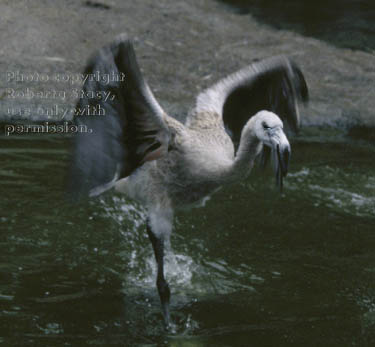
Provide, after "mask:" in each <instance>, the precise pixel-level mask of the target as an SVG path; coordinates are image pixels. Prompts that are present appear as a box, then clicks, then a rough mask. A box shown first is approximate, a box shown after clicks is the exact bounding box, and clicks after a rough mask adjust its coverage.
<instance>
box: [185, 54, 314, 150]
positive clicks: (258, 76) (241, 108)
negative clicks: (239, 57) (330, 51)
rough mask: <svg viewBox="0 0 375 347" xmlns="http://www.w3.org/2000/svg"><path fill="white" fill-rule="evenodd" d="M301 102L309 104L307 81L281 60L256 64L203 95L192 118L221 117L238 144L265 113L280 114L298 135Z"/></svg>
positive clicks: (291, 66) (290, 62) (276, 59)
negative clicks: (250, 123) (252, 121)
mask: <svg viewBox="0 0 375 347" xmlns="http://www.w3.org/2000/svg"><path fill="white" fill-rule="evenodd" d="M297 100H301V101H303V102H307V101H308V89H307V84H306V81H305V78H304V76H303V74H302V72H301V70H300V68H299V67H298V66H297V65H296V64H295V63H294V62H293V61H291V60H290V59H288V58H286V57H283V56H278V57H272V58H268V59H264V60H261V61H258V62H255V63H253V64H251V65H249V66H247V67H245V68H243V69H242V70H239V71H237V72H235V73H233V74H231V75H229V76H228V77H226V78H224V79H222V80H220V81H219V82H217V83H216V84H215V85H213V86H212V87H210V88H208V89H206V90H205V91H203V92H202V93H201V94H199V95H198V98H197V104H196V108H195V112H192V113H191V114H192V117H205V114H209V113H216V114H219V115H221V116H222V120H223V122H224V125H225V127H226V128H227V129H228V130H229V133H230V134H231V136H232V139H233V141H234V142H235V143H238V141H239V139H240V136H241V131H242V128H243V126H244V125H245V124H246V123H247V121H248V120H249V118H250V117H252V116H253V115H255V114H256V113H257V112H258V111H261V110H267V111H272V112H274V113H276V114H277V115H278V116H280V118H281V119H282V120H283V121H286V122H287V123H288V125H289V126H290V128H291V129H292V130H294V131H297V130H298V128H299V113H298V106H297ZM195 121H197V120H195Z"/></svg>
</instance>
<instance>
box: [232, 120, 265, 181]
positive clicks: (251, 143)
mask: <svg viewBox="0 0 375 347" xmlns="http://www.w3.org/2000/svg"><path fill="white" fill-rule="evenodd" d="M261 149H262V143H261V141H260V140H259V139H258V137H257V136H256V135H255V133H254V130H253V127H252V126H251V123H248V124H246V125H245V127H244V128H243V130H242V134H241V140H240V146H239V147H238V150H237V154H236V157H235V159H234V162H233V166H232V170H231V176H232V178H233V180H236V181H237V180H239V179H244V178H246V177H247V176H248V175H249V174H250V171H251V169H252V168H253V166H254V160H255V157H256V156H257V155H258V154H259V153H260V151H261Z"/></svg>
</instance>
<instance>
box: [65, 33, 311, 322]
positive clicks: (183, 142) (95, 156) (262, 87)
mask: <svg viewBox="0 0 375 347" xmlns="http://www.w3.org/2000/svg"><path fill="white" fill-rule="evenodd" d="M96 70H99V71H101V72H114V73H120V72H121V73H124V74H125V75H126V79H125V82H113V83H112V84H111V85H110V86H107V85H103V84H102V83H100V82H96V83H91V84H86V85H84V89H86V90H104V89H107V90H111V91H112V92H113V93H115V95H116V98H115V100H113V101H111V102H110V103H104V102H103V101H102V100H97V101H95V102H97V103H100V104H101V105H102V107H104V108H105V109H106V111H107V112H106V115H105V116H104V117H90V118H79V119H77V122H78V123H84V124H86V125H87V126H89V127H92V128H93V130H94V133H93V134H89V135H87V134H78V135H77V137H76V139H75V144H74V152H73V156H72V170H71V182H72V184H71V185H70V189H71V190H72V192H73V194H74V195H82V194H86V195H87V194H89V195H97V194H100V193H102V192H104V191H105V190H107V189H110V188H112V187H115V189H116V190H118V191H119V192H122V193H125V194H126V195H127V196H129V197H130V198H133V199H136V200H138V201H140V202H141V203H143V204H144V205H145V206H146V207H147V210H148V223H147V232H148V234H149V237H150V240H151V242H152V245H153V248H154V252H155V257H156V260H157V264H158V276H157V287H158V291H159V295H160V299H161V303H162V308H163V314H164V318H165V322H166V324H167V325H168V324H169V322H170V315H169V296H170V291H169V288H168V284H167V282H166V281H165V279H164V271H163V252H164V251H163V247H164V240H165V239H166V238H168V236H169V234H170V232H171V230H172V224H173V213H174V210H175V209H178V208H181V207H185V206H189V205H194V204H197V203H200V202H201V201H202V200H203V199H204V198H205V197H207V196H208V195H210V194H212V193H213V192H215V191H216V190H217V189H218V188H220V187H221V186H222V185H224V184H228V183H232V182H237V181H239V180H241V179H244V178H246V177H247V175H248V174H249V173H250V171H251V169H252V167H253V165H254V161H255V158H256V157H257V156H258V155H259V154H260V153H261V152H262V150H263V151H264V153H265V155H264V156H265V158H266V157H267V153H268V152H267V151H265V150H264V149H265V148H270V149H271V151H272V153H273V155H272V160H273V163H274V167H275V172H276V175H277V182H278V184H279V185H280V186H281V185H282V178H283V177H284V176H285V175H286V173H287V169H288V161H289V155H290V145H289V142H288V140H287V138H286V136H285V134H284V131H283V122H282V120H284V121H286V122H287V123H288V124H289V126H290V127H291V128H292V129H294V130H297V128H298V125H299V114H298V108H297V99H300V100H302V101H307V99H308V93H307V86H306V82H305V80H304V77H303V75H302V72H301V71H300V69H299V68H298V67H297V66H296V65H295V64H294V63H293V62H291V61H290V60H289V59H287V58H285V57H273V58H269V59H266V60H262V61H259V62H256V63H253V64H251V65H250V66H248V67H246V68H244V69H242V70H240V71H239V72H236V73H234V74H232V75H230V76H228V77H226V78H224V79H223V80H221V81H219V82H218V83H216V84H215V85H214V86H212V87H211V88H208V89H207V90H205V91H203V92H202V93H201V94H199V96H198V98H197V102H196V105H195V107H194V108H193V109H192V111H191V112H190V114H189V116H188V117H187V121H186V123H185V124H182V123H181V122H179V121H178V120H176V119H174V118H172V117H170V116H168V115H167V114H166V113H165V112H164V111H163V110H162V109H161V107H160V106H159V104H158V103H157V101H156V100H155V98H154V97H153V95H152V93H151V91H150V89H149V87H148V86H147V84H146V82H145V81H144V79H143V77H142V75H141V72H140V70H139V67H138V64H137V62H136V58H135V53H134V49H133V45H132V44H131V42H130V41H129V40H128V39H127V38H126V36H124V35H121V36H119V37H118V38H117V39H116V40H115V41H114V43H112V44H111V45H109V46H107V47H105V48H103V49H102V50H101V51H100V52H99V54H98V55H96V56H95V58H94V59H93V60H92V61H91V62H90V63H89V65H88V67H87V69H86V71H96ZM82 102H85V101H81V103H82ZM91 102H94V101H91ZM275 113H276V114H278V115H279V116H280V118H281V119H282V120H281V119H280V118H279V117H278V116H277V115H276V114H275ZM228 134H231V137H230V136H229V135H228Z"/></svg>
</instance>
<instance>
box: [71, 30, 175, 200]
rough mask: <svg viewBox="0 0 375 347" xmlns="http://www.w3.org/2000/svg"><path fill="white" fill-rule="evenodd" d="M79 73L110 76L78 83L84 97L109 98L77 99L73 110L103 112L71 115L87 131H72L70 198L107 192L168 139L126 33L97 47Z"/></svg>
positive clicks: (160, 152) (163, 147)
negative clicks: (98, 49)
mask: <svg viewBox="0 0 375 347" xmlns="http://www.w3.org/2000/svg"><path fill="white" fill-rule="evenodd" d="M84 74H85V75H90V76H95V75H96V76H109V77H112V78H110V80H109V81H108V79H102V78H88V79H87V80H86V82H85V83H84V85H83V92H85V93H86V95H87V93H92V92H94V93H97V92H106V93H107V94H108V93H110V97H109V98H108V99H107V100H106V101H105V100H104V98H91V97H86V98H81V99H79V101H78V104H77V109H78V108H79V109H84V108H85V107H89V109H91V110H95V109H97V108H98V107H100V108H101V109H102V110H104V112H103V114H102V115H76V116H75V117H74V122H75V123H76V124H77V125H85V126H87V127H88V128H89V129H92V133H77V134H76V136H75V137H74V139H73V152H72V153H73V154H72V158H71V170H70V179H69V191H70V192H71V193H72V194H73V197H80V196H82V195H88V194H89V192H90V191H92V190H93V189H94V188H95V190H96V191H100V192H101V191H102V190H103V189H101V188H100V186H101V187H109V188H110V186H109V185H108V182H111V181H113V179H114V177H115V178H117V179H120V178H124V177H127V176H129V175H130V174H131V173H132V172H133V171H134V170H135V169H136V168H138V167H139V166H141V165H142V164H143V163H144V162H145V161H146V160H151V159H156V158H158V157H160V156H161V155H163V154H164V153H166V152H167V148H168V141H169V131H168V128H167V126H166V124H165V122H164V120H163V119H164V116H166V115H165V113H164V111H163V110H162V108H161V107H160V105H159V104H158V102H157V101H156V100H155V98H154V96H153V94H152V92H151V90H150V88H149V87H148V85H147V83H146V82H145V80H144V78H143V76H142V74H141V71H140V69H139V66H138V63H137V60H136V56H135V52H134V48H133V44H132V42H131V41H130V40H129V39H128V38H127V37H126V35H120V36H119V37H118V38H117V39H116V40H115V41H114V42H113V43H111V44H110V45H108V46H106V47H104V48H102V49H101V50H100V51H99V52H98V53H97V54H96V55H95V56H94V57H93V58H92V59H91V60H90V61H89V63H88V65H87V67H86V69H85V71H84ZM98 186H99V189H98Z"/></svg>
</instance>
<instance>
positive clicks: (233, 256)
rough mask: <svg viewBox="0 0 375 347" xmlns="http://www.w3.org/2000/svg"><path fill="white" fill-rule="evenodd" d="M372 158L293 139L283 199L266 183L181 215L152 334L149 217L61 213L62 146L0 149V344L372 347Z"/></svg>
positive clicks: (255, 182)
mask: <svg viewBox="0 0 375 347" xmlns="http://www.w3.org/2000/svg"><path fill="white" fill-rule="evenodd" d="M374 154H375V148H373V147H371V146H369V145H364V144H360V143H355V142H353V143H348V142H347V140H346V139H343V140H337V139H336V140H335V141H331V140H330V139H324V140H319V141H317V140H316V137H301V138H300V139H299V140H298V141H294V143H293V158H292V168H291V173H290V175H289V176H288V177H287V179H286V182H285V191H284V193H283V194H282V195H280V194H279V193H278V192H277V190H276V189H275V187H274V179H273V178H272V177H271V173H270V172H268V171H267V172H266V175H265V176H264V175H260V174H259V171H255V172H254V173H253V174H252V175H251V177H250V178H249V179H248V180H247V181H245V182H242V183H240V184H238V185H234V186H232V187H226V188H224V189H222V190H221V191H220V192H218V193H217V194H216V196H214V197H213V198H212V199H211V200H210V201H209V202H208V204H207V205H206V207H205V208H203V209H194V210H192V211H190V212H183V213H179V214H177V217H176V228H175V232H174V233H173V234H172V239H171V244H172V250H171V251H170V252H169V253H168V255H167V266H166V268H167V277H168V280H169V281H170V284H171V287H172V292H173V296H172V311H173V319H174V321H175V322H176V324H177V333H176V334H166V333H165V332H164V331H163V328H162V324H161V313H160V308H159V298H158V295H157V292H156V290H155V287H154V279H155V274H156V270H155V264H154V259H153V254H152V249H151V245H150V244H149V241H148V239H147V235H146V233H145V230H144V221H145V212H144V211H143V209H142V208H141V207H140V206H138V205H136V204H134V202H131V201H128V200H126V199H125V198H124V197H122V196H118V195H112V194H107V195H105V196H103V197H100V198H98V199H96V200H91V201H88V202H87V203H86V204H83V205H76V206H71V205H69V204H67V203H65V201H64V199H63V192H62V189H61V187H62V185H63V182H64V172H65V169H66V165H67V158H68V152H67V140H66V139H64V138H62V137H57V136H34V137H33V136H27V137H22V136H21V137H8V138H5V137H2V138H0V156H1V169H0V189H1V192H2V199H1V201H0V228H1V234H0V251H1V252H0V308H1V309H0V343H3V344H4V345H6V346H16V345H43V346H60V345H61V346H63V345H74V346H76V345H79V346H84V345H103V346H108V345H126V346H127V345H129V346H130V345H147V346H156V345H170V346H249V343H251V344H252V345H254V346H270V345H272V346H302V345H303V346H314V347H315V346H317V345H319V344H320V345H322V346H340V347H341V346H349V345H357V346H366V345H368V346H371V345H372V344H373V343H375V334H374V331H375V329H374V328H375V290H374V287H373V283H374V280H375V256H374V252H373V250H374V247H375V234H374V232H373V226H374V222H375V216H374V212H375V194H374V191H375V170H374V169H375V163H374V161H373V160H372V158H373V157H374Z"/></svg>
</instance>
